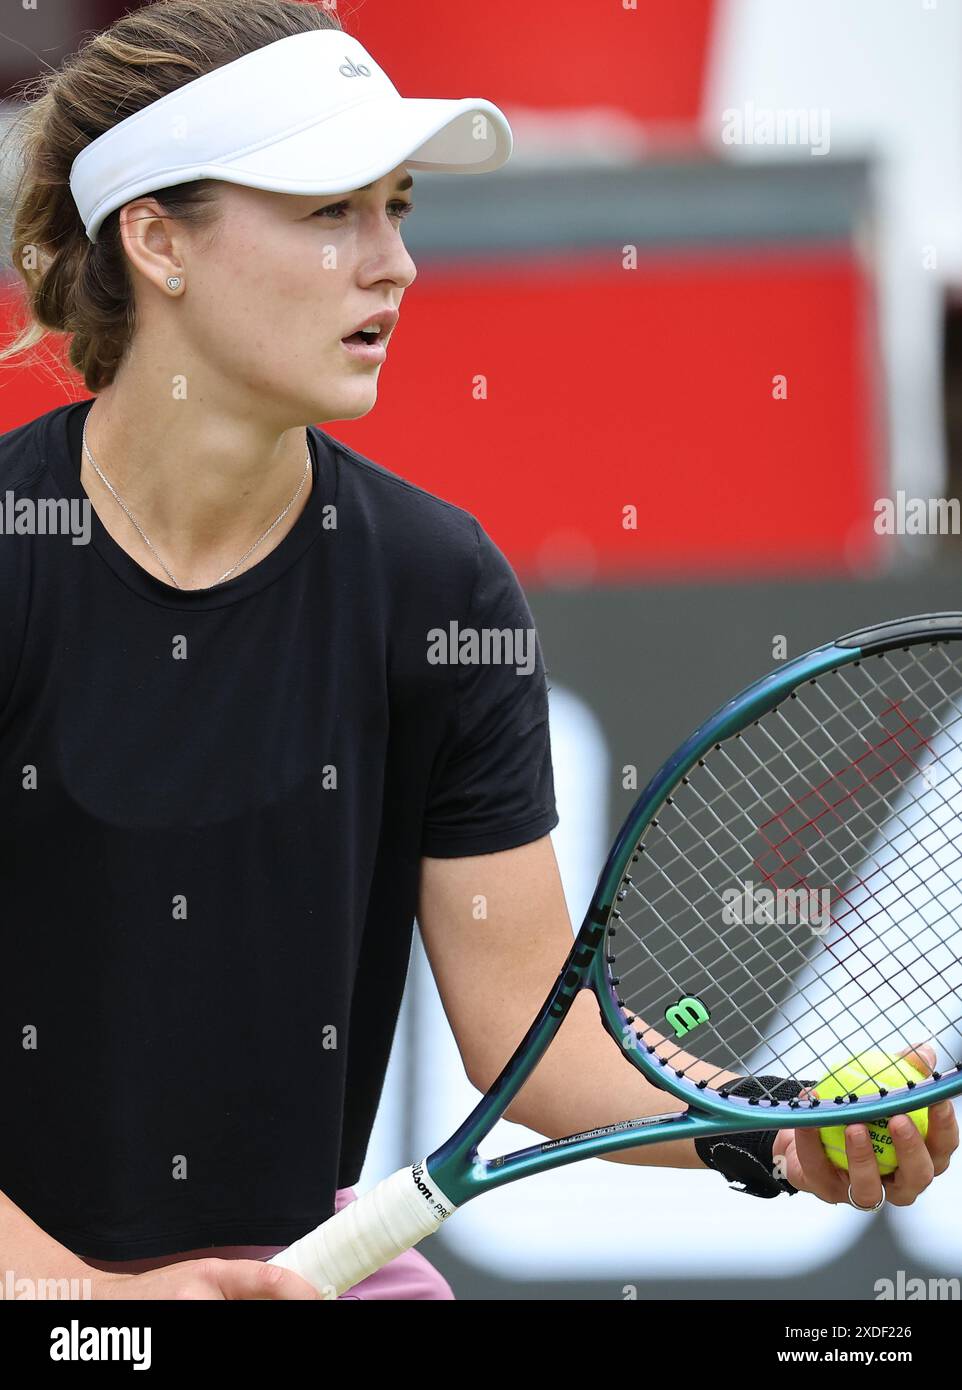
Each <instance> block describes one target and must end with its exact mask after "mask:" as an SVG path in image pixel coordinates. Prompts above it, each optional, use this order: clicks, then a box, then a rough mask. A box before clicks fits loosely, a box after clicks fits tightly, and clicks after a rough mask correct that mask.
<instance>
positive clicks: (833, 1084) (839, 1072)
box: [815, 1052, 929, 1173]
mask: <svg viewBox="0 0 962 1390" xmlns="http://www.w3.org/2000/svg"><path fill="white" fill-rule="evenodd" d="M924 1080H926V1077H925V1073H924V1072H920V1071H919V1070H918V1068H917V1067H914V1066H912V1064H911V1062H908V1061H906V1059H905V1058H904V1057H892V1056H891V1055H890V1054H889V1053H887V1052H861V1053H859V1055H858V1056H857V1057H851V1058H850V1059H849V1060H848V1061H847V1062H843V1063H842V1065H841V1066H840V1067H836V1068H835V1070H834V1071H833V1072H832V1073H831V1074H830V1075H829V1076H827V1077H826V1078H825V1080H824V1081H822V1082H820V1083H819V1085H818V1086H816V1088H815V1094H816V1095H817V1096H818V1097H819V1099H820V1100H828V1101H831V1100H834V1099H835V1097H836V1096H869V1095H876V1094H877V1093H878V1092H879V1091H881V1090H884V1091H897V1090H899V1089H901V1088H902V1087H904V1086H905V1085H906V1083H907V1082H909V1081H924ZM908 1116H909V1119H910V1120H911V1121H912V1123H913V1124H914V1125H915V1128H916V1129H917V1130H918V1132H919V1134H921V1136H922V1138H923V1139H924V1138H925V1136H926V1135H927V1134H928V1132H929V1112H928V1110H927V1109H926V1108H925V1107H924V1106H923V1107H922V1109H921V1110H910V1111H909V1112H908ZM860 1123H865V1125H866V1127H867V1128H868V1132H869V1135H870V1137H871V1140H872V1147H873V1148H874V1150H875V1160H876V1162H877V1163H878V1166H879V1172H880V1173H894V1172H895V1170H896V1168H897V1167H898V1166H899V1161H898V1158H897V1157H896V1155H895V1143H894V1141H893V1139H892V1136H891V1134H889V1122H888V1120H866V1121H864V1122H860ZM818 1132H819V1135H820V1136H821V1140H822V1143H823V1144H824V1145H825V1152H826V1153H827V1154H828V1156H829V1158H830V1159H831V1160H832V1162H833V1163H834V1164H835V1166H836V1167H837V1168H846V1169H847V1168H848V1155H847V1154H846V1152H845V1126H844V1125H827V1126H826V1127H825V1128H824V1129H820V1130H819V1131H818Z"/></svg>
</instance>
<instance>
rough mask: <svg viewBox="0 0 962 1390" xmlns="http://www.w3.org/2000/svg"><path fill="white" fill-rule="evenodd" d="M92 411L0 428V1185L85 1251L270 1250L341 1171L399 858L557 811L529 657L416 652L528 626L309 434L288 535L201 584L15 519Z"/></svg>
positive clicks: (107, 1255) (401, 912) (452, 847)
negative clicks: (164, 576)
mask: <svg viewBox="0 0 962 1390" xmlns="http://www.w3.org/2000/svg"><path fill="white" fill-rule="evenodd" d="M91 405H92V401H89V400H88V401H81V402H78V403H75V404H73V405H69V406H63V407H60V408H58V409H56V410H53V411H50V412H49V413H48V414H46V415H44V416H41V417H40V418H39V419H37V420H34V421H33V422H31V423H30V424H28V425H25V426H23V427H21V428H20V429H16V430H13V431H11V432H9V433H7V434H5V435H3V436H2V437H0V502H2V503H3V506H4V511H3V527H2V532H0V884H2V892H3V904H4V932H3V957H2V961H0V1039H2V1047H0V1076H2V1081H3V1100H2V1114H3V1117H4V1120H5V1122H6V1123H5V1124H4V1126H3V1137H2V1142H0V1190H2V1191H4V1192H5V1193H6V1194H7V1195H8V1196H9V1197H10V1198H11V1199H12V1200H13V1201H15V1202H16V1203H17V1204H18V1205H19V1206H21V1207H22V1208H23V1209H24V1210H25V1211H26V1212H27V1213H28V1215H30V1216H31V1217H32V1218H33V1219H34V1220H35V1221H36V1222H37V1223H38V1224H39V1225H40V1226H41V1227H43V1228H44V1229H45V1230H46V1231H47V1232H49V1233H50V1234H51V1235H53V1236H55V1237H56V1238H57V1239H58V1240H60V1241H62V1242H63V1243H64V1244H65V1245H67V1246H68V1247H70V1248H71V1249H73V1250H76V1251H78V1252H81V1253H84V1254H87V1255H89V1256H91V1257H92V1258H98V1259H105V1260H112V1259H113V1260H119V1259H135V1258H139V1257H144V1256H151V1255H162V1254H169V1253H172V1252H174V1251H179V1250H185V1249H194V1248H197V1247H200V1246H204V1245H234V1244H237V1245H252V1244H263V1245H284V1244H287V1243H289V1242H290V1241H291V1240H293V1239H294V1238H296V1237H297V1236H299V1235H301V1234H303V1233H304V1232H305V1231H307V1230H309V1229H310V1228H312V1227H313V1226H315V1225H316V1224H317V1223H318V1222H320V1221H322V1220H324V1219H326V1217H328V1216H329V1215H330V1214H331V1212H332V1211H333V1200H334V1192H335V1189H336V1188H338V1187H345V1186H350V1185H352V1184H353V1183H355V1182H356V1181H357V1178H358V1175H359V1172H360V1168H361V1165H362V1163H363V1159H364V1153H365V1148H366V1145H367V1141H368V1136H369V1132H370V1128H371V1124H372V1122H373V1119H374V1115H375V1111H376V1109H377V1104H378V1100H379V1097H380V1091H381V1085H382V1081H383V1077H384V1071H385V1067H386V1064H387V1059H388V1055H389V1052H390V1046H391V1041H392V1037H393V1033H394V1028H395V1024H396V1019H397V1010H398V1005H399V1001H400V996H401V992H402V988H403V983H404V977H405V973H406V969H407V961H408V956H409V952H410V945H411V936H412V927H413V920H414V914H415V911H416V900H417V886H418V868H419V860H420V857H421V856H422V855H431V856H441V857H451V856H459V855H476V854H486V853H492V852H494V851H496V850H503V849H509V848H511V847H513V846H516V845H521V844H526V843H528V842H530V841H532V840H535V839H538V838H540V837H541V836H543V835H545V834H547V832H548V831H549V830H551V829H552V827H553V826H555V825H556V824H557V819H558V818H557V815H556V813H555V804H554V790H553V782H552V772H551V757H550V747H549V738H548V722H547V714H548V710H547V694H546V683H545V673H544V666H543V662H542V658H541V652H540V648H539V647H538V645H537V644H536V643H535V645H534V647H533V652H534V660H533V663H531V664H532V665H533V669H530V673H528V670H529V668H528V667H527V666H526V665H525V662H524V660H523V659H522V657H521V646H523V639H521V641H520V643H519V646H518V647H517V648H516V649H515V651H514V653H513V655H514V664H508V662H507V660H505V659H501V660H498V659H497V658H496V657H493V656H491V652H492V650H494V649H493V648H491V647H488V648H486V649H485V648H482V651H483V650H487V651H488V657H487V658H485V657H484V656H483V655H482V656H481V658H480V659H478V656H479V653H478V652H477V651H475V653H474V658H475V659H474V660H473V661H472V660H469V661H467V662H460V663H459V662H455V661H451V660H448V661H446V662H445V661H438V660H437V659H436V658H437V656H438V654H439V651H440V645H439V631H440V633H443V634H446V635H447V637H448V638H449V639H452V638H457V641H456V642H453V643H452V645H453V647H454V648H455V649H456V650H461V651H464V650H465V648H463V647H462V646H460V643H462V642H464V641H465V640H466V639H465V636H464V633H465V630H467V631H468V633H470V632H472V631H473V632H476V633H479V634H484V633H491V632H493V631H496V630H497V631H500V632H502V633H505V632H507V633H509V634H510V633H518V634H519V635H520V634H522V633H524V632H529V633H531V632H533V623H532V619H531V614H530V610H529V608H528V605H527V603H526V601H525V598H524V595H523V593H522V591H521V589H520V586H519V584H518V581H517V579H516V577H515V575H514V573H513V571H512V569H511V568H510V566H509V564H508V562H507V561H506V559H505V558H504V556H503V555H502V554H501V552H500V551H499V550H498V549H497V547H496V546H495V545H494V543H493V542H492V541H491V540H490V539H489V537H488V536H487V535H486V534H485V532H484V531H483V529H482V528H481V527H480V526H479V525H478V523H477V521H475V519H474V518H473V517H472V516H470V515H469V514H468V513H467V512H464V511H462V510H460V509H459V508H457V507H454V506H452V505H451V504H449V503H447V502H443V501H441V500H440V499H438V498H436V497H433V496H432V495H431V494H429V493H427V492H424V491H423V490H422V489H420V488H417V487H414V486H413V485H411V484H410V483H407V482H405V481H404V480H402V479H400V478H398V477H396V476H394V475H392V474H390V473H388V472H387V471H385V470H384V469H382V468H380V467H379V466H378V465H377V464H375V463H372V462H371V461H370V460H368V459H365V458H363V457H362V456H361V455H359V454H357V453H356V452H355V451H354V450H352V449H349V448H347V447H346V446H345V445H343V444H340V443H338V442H337V441H336V440H334V439H332V438H330V437H329V436H328V435H326V434H325V433H323V432H322V431H321V430H318V429H316V428H314V427H311V428H310V429H309V430H308V437H309V440H310V446H311V453H312V466H313V469H314V486H313V490H312V492H311V494H310V496H309V498H308V501H307V504H306V506H305V508H304V510H303V512H302V513H301V515H300V516H299V517H298V519H297V522H296V524H295V525H294V526H293V527H292V529H291V530H290V532H289V533H288V534H287V535H286V536H285V537H284V538H283V540H282V541H281V542H280V544H279V545H278V546H277V547H276V548H275V549H274V550H273V551H271V552H270V553H269V554H267V555H266V556H265V558H264V559H263V560H261V561H260V563H258V564H257V565H255V566H254V567H253V568H251V569H248V570H246V571H245V572H243V573H241V574H240V575H238V576H236V577H235V578H233V579H230V580H227V581H226V582H225V583H224V584H221V585H219V586H217V587H215V588H214V589H213V590H209V591H200V590H197V591H190V590H186V591H185V590H177V589H175V588H174V587H173V586H171V585H168V584H166V583H164V582H162V581H160V580H158V579H156V578H154V577H153V576H152V575H150V574H148V572H147V571H146V570H144V569H142V568H141V567H140V566H139V565H138V564H137V563H136V562H135V561H134V560H132V559H131V558H130V556H128V555H127V554H126V552H125V551H124V550H123V549H122V548H121V547H120V546H118V545H117V544H116V542H115V541H113V540H112V538H111V537H110V536H109V534H108V533H107V532H106V530H105V529H104V527H103V525H102V524H101V523H100V521H99V520H98V519H97V516H96V513H95V512H94V511H93V509H92V508H90V509H89V520H90V543H89V544H81V545H75V544H73V542H72V539H71V536H70V535H69V534H68V535H65V534H56V535H50V534H19V535H11V534H7V532H8V531H9V530H11V529H12V528H13V527H14V526H18V527H21V528H24V527H27V526H29V525H30V516H31V515H33V517H34V518H35V522H34V525H35V529H39V528H41V527H42V526H46V527H47V529H49V528H50V526H51V523H50V521H49V519H48V520H47V521H46V522H44V521H43V520H42V519H41V518H42V516H43V514H44V513H43V508H42V505H41V499H53V500H54V502H55V504H56V505H58V506H60V507H61V508H63V509H66V508H67V507H68V506H69V505H70V499H73V500H74V502H75V504H77V505H78V506H79V505H80V504H82V503H83V501H84V499H85V497H86V494H85V493H84V492H83V489H82V488H81V486H80V460H81V444H80V437H81V430H82V426H83V421H84V418H85V416H86V413H87V411H88V410H89V408H90V406H91ZM31 509H32V510H31ZM79 515H80V514H79V512H75V517H77V516H79ZM60 525H61V527H63V526H64V522H63V521H61V523H60ZM529 640H530V639H529ZM500 650H501V653H502V658H503V657H504V653H505V650H506V649H505V648H504V647H501V648H500ZM449 654H450V653H449ZM469 655H470V653H469ZM412 1157H415V1155H412Z"/></svg>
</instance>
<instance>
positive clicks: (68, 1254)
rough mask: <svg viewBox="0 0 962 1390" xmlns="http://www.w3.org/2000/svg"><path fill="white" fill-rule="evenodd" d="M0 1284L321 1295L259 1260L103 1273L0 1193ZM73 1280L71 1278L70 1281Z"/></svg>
mask: <svg viewBox="0 0 962 1390" xmlns="http://www.w3.org/2000/svg"><path fill="white" fill-rule="evenodd" d="M0 1252H2V1255H0V1286H2V1293H3V1297H7V1296H8V1294H7V1284H8V1281H9V1285H10V1291H11V1292H12V1294H13V1296H14V1298H23V1299H39V1298H44V1299H55V1298H56V1299H77V1298H79V1299H86V1298H94V1299H127V1298H134V1299H200V1300H219V1299H229V1300H233V1299H293V1300H301V1299H303V1300H306V1301H312V1300H316V1299H320V1297H321V1295H320V1294H319V1293H318V1292H317V1291H316V1290H315V1289H313V1288H312V1287H311V1285H310V1284H308V1283H307V1282H306V1281H305V1280H303V1279H302V1278H301V1277H300V1275H299V1274H295V1273H294V1272H293V1270H288V1269H282V1268H281V1267H280V1266H279V1265H269V1264H262V1263H261V1262H260V1261H258V1260H211V1259H205V1260H185V1261H183V1262H182V1263H180V1264H172V1265H165V1266H164V1267H163V1268H161V1269H151V1270H148V1271H147V1273H146V1274H107V1273H104V1272H103V1271H101V1270H97V1269H93V1268H92V1267H91V1266H90V1265H88V1264H85V1263H84V1261H83V1260H82V1259H80V1257H79V1256H78V1255H75V1254H73V1252H72V1251H70V1250H68V1249H67V1247H66V1246H65V1245H61V1244H60V1242H59V1241H57V1240H54V1238H53V1236H48V1235H47V1233H46V1231H43V1230H41V1228H40V1227H39V1226H38V1225H37V1224H36V1222H35V1221H31V1219H30V1217H29V1216H28V1215H27V1214H26V1212H25V1211H21V1209H20V1208H19V1207H18V1206H17V1205H16V1203H14V1202H11V1200H10V1198H9V1197H7V1196H6V1195H5V1194H4V1193H2V1192H0ZM74 1281H76V1282H74Z"/></svg>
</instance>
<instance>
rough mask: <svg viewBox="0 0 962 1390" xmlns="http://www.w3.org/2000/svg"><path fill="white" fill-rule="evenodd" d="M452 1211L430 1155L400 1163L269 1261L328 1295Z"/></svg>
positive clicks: (400, 1249) (350, 1284)
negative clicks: (408, 1163)
mask: <svg viewBox="0 0 962 1390" xmlns="http://www.w3.org/2000/svg"><path fill="white" fill-rule="evenodd" d="M452 1211H454V1206H453V1204H452V1203H451V1202H449V1201H448V1199H447V1197H445V1195H444V1193H443V1192H442V1191H441V1190H440V1188H439V1187H438V1185H437V1183H435V1181H434V1179H433V1178H431V1177H429V1176H428V1168H427V1160H426V1159H425V1160H423V1161H422V1162H421V1163H415V1164H414V1165H413V1166H412V1167H410V1168H400V1169H398V1171H397V1172H396V1173H392V1175H391V1176H390V1177H389V1178H385V1179H384V1180H383V1181H382V1182H379V1183H378V1185H377V1187H372V1188H371V1190H370V1192H365V1193H364V1195H363V1196H362V1197H358V1199H357V1201H355V1202H351V1203H350V1204H349V1205H348V1206H346V1207H344V1208H343V1209H342V1210H341V1211H339V1212H338V1213H337V1215H336V1216H332V1217H331V1218H330V1219H329V1220H328V1221H325V1222H324V1224H323V1225H321V1226H317V1227H315V1229H314V1230H313V1231H310V1232H308V1234H307V1235H306V1236H301V1238H300V1240H295V1242H294V1244H293V1245H289V1246H288V1247H287V1249H286V1250H282V1251H281V1252H280V1254H279V1255H275V1256H273V1258H272V1259H270V1260H268V1261H267V1263H268V1264H272V1265H283V1266H284V1267H285V1269H293V1270H295V1271H296V1272H297V1273H298V1274H300V1275H301V1276H302V1278H304V1279H306V1280H307V1282H308V1283H309V1284H313V1285H314V1287H315V1289H317V1291H318V1292H319V1293H322V1294H323V1295H324V1296H325V1298H337V1297H338V1295H339V1294H342V1293H345V1292H346V1291H347V1290H348V1289H350V1288H353V1286H354V1285H355V1284H358V1283H360V1281H361V1280H362V1279H366V1278H367V1276H368V1275H369V1274H374V1273H376V1271H377V1270H379V1269H381V1268H383V1266H384V1265H386V1264H387V1263H388V1261H389V1260H393V1259H396V1258H397V1256H398V1255H403V1254H404V1252H405V1250H410V1249H411V1247H412V1246H413V1245H417V1243H418V1241H419V1240H423V1239H424V1237H425V1236H429V1235H432V1234H433V1233H434V1232H435V1231H436V1230H437V1229H438V1227H439V1226H440V1225H441V1222H442V1221H444V1220H446V1219H447V1217H449V1216H450V1215H451V1213H452Z"/></svg>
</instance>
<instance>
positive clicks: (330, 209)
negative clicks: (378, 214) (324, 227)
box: [312, 198, 414, 222]
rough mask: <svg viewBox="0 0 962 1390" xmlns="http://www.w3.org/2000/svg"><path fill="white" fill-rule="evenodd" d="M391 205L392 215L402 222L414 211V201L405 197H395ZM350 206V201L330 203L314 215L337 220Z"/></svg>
mask: <svg viewBox="0 0 962 1390" xmlns="http://www.w3.org/2000/svg"><path fill="white" fill-rule="evenodd" d="M389 206H390V209H391V216H392V217H396V218H398V219H399V220H400V221H401V222H403V221H404V219H405V217H409V216H410V215H411V213H412V212H413V211H414V204H413V202H406V201H405V200H404V199H403V198H398V199H395V201H394V202H393V203H390V204H389ZM349 207H350V204H349V203H329V204H328V205H327V207H324V208H318V210H317V212H315V213H313V214H312V216H313V217H331V218H334V219H335V220H340V218H341V217H343V216H344V215H345V214H346V213H347V211H348V209H349Z"/></svg>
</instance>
